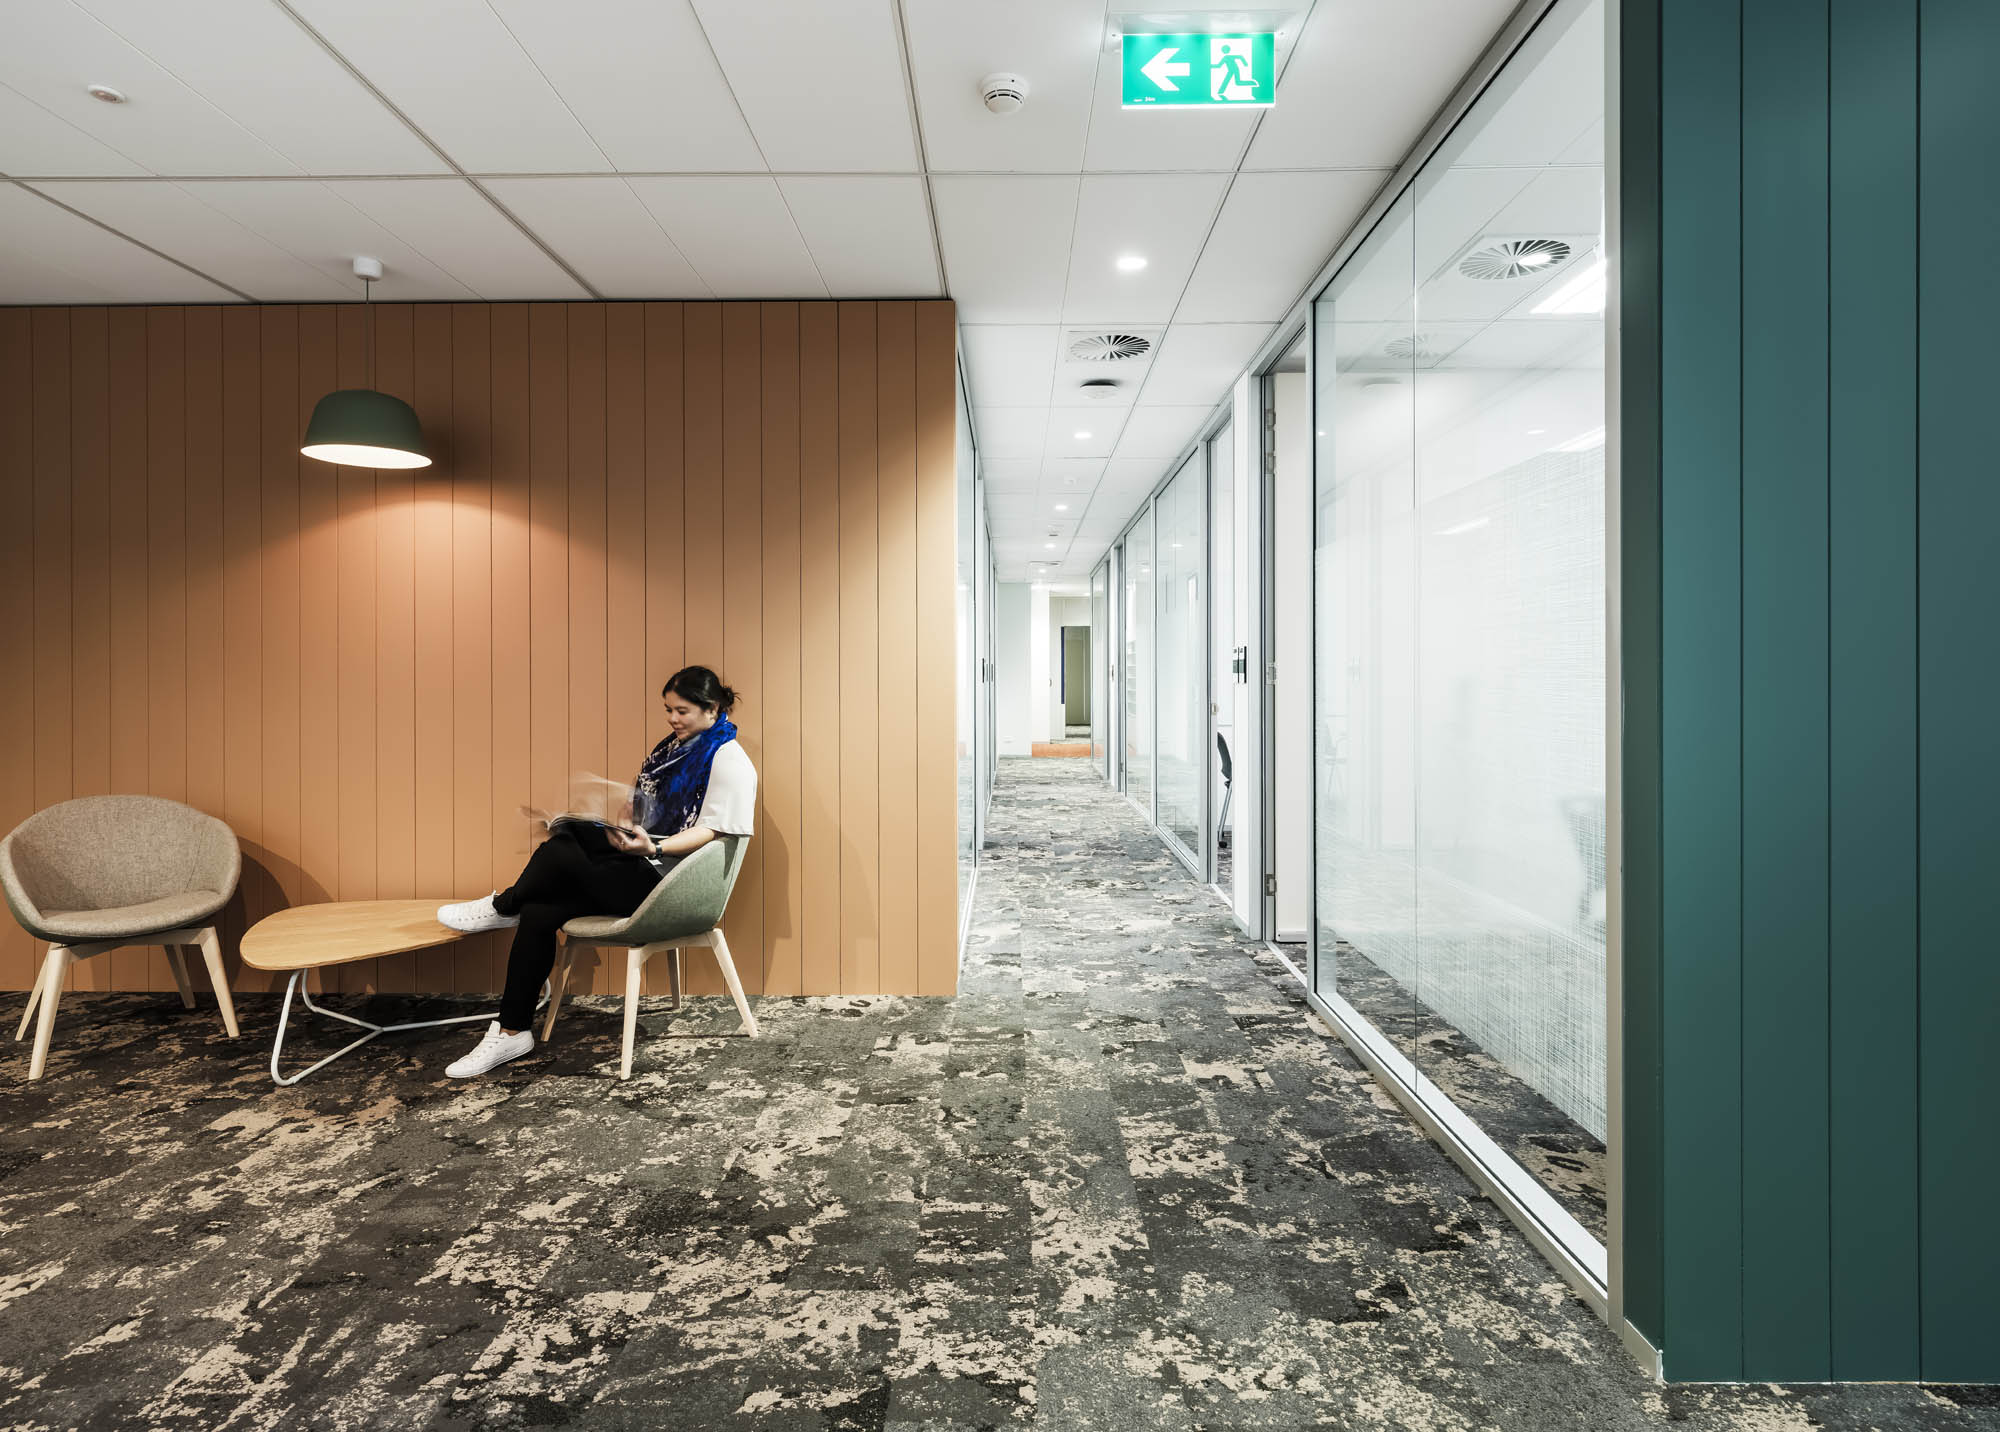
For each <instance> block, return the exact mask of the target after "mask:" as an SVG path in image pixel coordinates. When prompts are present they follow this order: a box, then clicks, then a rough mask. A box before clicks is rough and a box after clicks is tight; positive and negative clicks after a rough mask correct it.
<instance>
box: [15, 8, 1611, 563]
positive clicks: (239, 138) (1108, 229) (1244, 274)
mask: <svg viewBox="0 0 2000 1432" xmlns="http://www.w3.org/2000/svg"><path fill="white" fill-rule="evenodd" d="M1144 8H1145V7H1144V5H1143V3H1142V0H1008V3H1007V4H1004V5H1003V4H968V3H965V0H566V3H564V4H563V5H560V6H557V5H550V4H546V3H544V0H424V3H423V4H421V5H409V4H407V3H403V0H177V3H175V4H174V5H171V6H167V5H162V4H159V3H158V0H21V3H20V4H18V5H16V6H14V7H12V9H11V10H10V14H9V35H8V43H7V44H6V45H5V46H0V234H4V239H5V242H4V243H0V303H48V302H82V303H91V302H104V303H133V302H227V301H238V300H240V299H244V298H247V299H250V300H253V301H338V300H352V299H355V298H358V297H359V296H360V292H359V291H360V287H361V286H360V284H359V283H358V282H357V281H356V280H355V279H354V277H353V275H352V270H351V262H352V259H353V258H354V256H355V255H357V254H369V255H372V256H375V257H378V258H380V259H381V260H382V261H383V264H384V266H385V275H384V278H383V279H382V281H381V282H380V283H379V284H378V285H376V296H377V297H380V298H383V299H390V300H400V301H417V302H423V301H446V300H453V299H468V298H481V299H492V300H509V299H578V298H586V297H592V296H595V297H601V298H617V299H627V298H629V299H638V298H661V299H709V298H717V299H731V298H806V299H812V298H829V297H830V298H926V297H934V296H939V295H948V296H950V297H951V298H952V299H954V300H955V302H956V303H957V305H958V316H959V321H960V324H961V330H960V332H961V351H962V354H963V357H964V362H965V367H966V381H967V385H968V389H969V392H970V396H971V402H972V406H973V410H974V423H975V427H976V430H977V434H978V437H979V441H980V445H981V454H982V462H983V467H984V471H985V475H986V478H987V490H988V493H989V498H990V508H991V513H992V520H993V524H994V533H995V547H996V552H997V553H998V554H999V558H1000V564H1001V575H1002V576H1003V577H1004V578H1006V579H1008V580H1023V579H1027V578H1029V577H1031V576H1033V577H1037V578H1048V579H1051V580H1068V579H1073V578H1075V577H1077V576H1080V575H1084V574H1087V571H1088V568H1089V566H1090V565H1091V564H1092V563H1094V562H1095V561H1096V559H1097V557H1098V556H1100V555H1101V554H1102V552H1103V549H1104V546H1105V544H1106V542H1107V541H1108V540H1109V539H1110V538H1112V537H1114V536H1115V535H1116V533H1117V531H1118V530H1119V528H1120V527H1122V525H1123V523H1124V521H1125V519H1126V518H1127V517H1129V515H1130V514H1131V512H1132V510H1133V508H1134V507H1135V506H1136V505H1137V504H1138V503H1139V502H1140V501H1142V500H1143V499H1144V498H1145V496H1146V494H1147V492H1148V491H1150V489H1151V487H1152V486H1153V485H1154V483H1155V482H1156V481H1157V480H1158V479H1159V478H1160V477H1162V476H1164V474H1165V468H1166V465H1167V464H1168V463H1169V462H1170V461H1171V460H1172V459H1173V458H1174V457H1175V456H1176V455H1177V454H1178V453H1179V452H1180V451H1181V450H1182V448H1183V447H1184V446H1185V445H1186V444H1187V443H1188V442H1189V441H1190V440H1191V439H1192V438H1193V437H1195V436H1196V435H1197V434H1198V432H1199V430H1200V428H1201V426H1202V424H1203V423H1204V422H1205V421H1206V420H1207V419H1208V417H1209V415H1210V414H1211V413H1212V411H1213V408H1214V405H1215V404H1216V403H1217V402H1219V401H1220V400H1221V399H1222V398H1223V396H1224V394H1225V393H1226V391H1227V389H1228V387H1229V385H1230V383H1231V382H1233V380H1234V378H1235V377H1236V375H1237V374H1238V373H1239V372H1240V371H1241V370H1242V367H1243V365H1244V364H1245V363H1247V362H1248V361H1249V359H1250V357H1251V355H1252V354H1254V352H1255V351H1256V350H1257V348H1258V347H1259V346H1261V344H1262V343H1263V341H1264V340H1265V339H1266V338H1267V337H1268V336H1269V333H1270V331H1271V326H1272V325H1273V324H1274V323H1275V322H1276V321H1278V320H1279V319H1280V318H1282V316H1283V315H1284V314H1285V312H1286V311H1287V310H1288V309H1289V307H1290V305H1291V304H1292V302H1293V301H1294V300H1295V299H1296V298H1297V297H1298V296H1299V294H1300V292H1301V291H1302V290H1303V288H1304V285H1305V284H1306V283H1307V282H1308V281H1309V279H1310V278H1311V277H1312V275H1313V274H1314V273H1315V272H1316V271H1317V269H1318V267H1319V265H1320V264H1321V263H1322V262H1323V261H1324V259H1325V256H1326V255H1327V253H1328V252H1330V251H1331V250H1332V249H1333V248H1334V247H1335V246H1336V245H1337V244H1338V242H1339V241H1340V239H1341V238H1342V237H1343V236H1344V234H1345V233H1346V232H1347V230H1348V229H1349V228H1350V227H1351V226H1352V224H1353V223H1354V221H1355V220H1356V218H1357V217H1358V216H1359V215H1360V214H1361V213H1362V212H1363V210H1364V209H1365V206H1366V205H1367V203H1368V202H1369V200H1370V198H1371V197H1372V196H1373V195H1374V193H1375V192H1376V191H1377V190H1378V189H1379V187H1380V185H1381V184H1382V182H1383V180H1384V179H1385V178H1386V176H1387V175H1388V173H1389V172H1390V171H1391V170H1392V169H1393V167H1394V166H1395V165H1396V164H1397V163H1398V162H1400V160H1401V158H1402V156H1403V154H1404V152H1405V151H1406V150H1407V149H1408V148H1409V146H1410V144H1411V143H1412V142H1413V141H1414V140H1415V139H1416V137H1417V135H1418V132H1419V131H1421V129H1422V128H1423V126H1424V125H1425V123H1427V122H1428V120H1429V118H1430V116H1431V115H1432V114H1433V113H1435V111H1436V109H1437V107H1438V105H1439V104H1440V103H1441V102H1442V101H1443V99H1444V98H1445V97H1446V96H1447V95H1448V94H1449V93H1450V92H1451V90H1452V89H1453V88H1454V87H1455V85H1456V84H1457V82H1458V81H1459V79H1460V77H1461V76H1462V74H1463V72H1464V71H1465V69H1466V68H1467V66H1468V65H1470V64H1471V63H1472V61H1473V60H1474V59H1475V58H1476V57H1477V55H1478V54H1479V53H1480V52H1481V51H1482V50H1483V49H1484V47H1485V46H1486V44H1487V43H1488V41H1489V40H1490V38H1491V36H1492V34H1493V33H1494V31H1495V30H1497V28H1498V27H1499V25H1500V24H1501V23H1502V22H1503V21H1504V20H1505V19H1506V16H1507V13H1508V12H1509V11H1510V10H1511V8H1512V3H1511V0H1398V3H1397V4H1394V5H1385V4H1381V3H1378V0H1270V2H1269V3H1260V0H1250V4H1249V7H1248V9H1247V10H1241V16H1247V17H1248V18H1250V19H1252V20H1257V19H1261V20H1262V21H1264V22H1266V23H1269V24H1270V25H1271V26H1272V27H1273V28H1275V29H1277V30H1278V31H1279V33H1280V41H1279V64H1280V70H1279V73H1280V80H1279V86H1278V104H1277V106H1276V107H1275V108H1273V109H1269V110H1264V111H1259V112H1256V113H1240V112H1238V113H1229V112H1174V111H1171V110H1126V109H1124V108H1123V107H1122V105H1121V103H1120V93H1119V90H1120V66H1119V57H1118V46H1117V38H1116V37H1117V36H1118V34H1120V33H1121V32H1122V30H1123V29H1124V27H1125V26H1126V25H1128V24H1131V25H1140V24H1144V23H1147V19H1146V16H1144V15H1142V14H1140V13H1139V12H1141V11H1143V10H1144ZM1239 9H1240V7H1239ZM1253 12H1254V13H1253ZM1149 13H1150V12H1148V14H1149ZM1232 13H1236V12H1232ZM1155 18H1157V17H1155ZM1590 43H1591V36H1589V35H1582V36H1579V37H1578V38H1577V39H1576V40H1575V42H1574V43H1573V44H1572V45H1571V46H1570V48H1571V49H1572V50H1574V51H1576V52H1577V54H1579V55H1582V54H1584V52H1585V51H1587V50H1588V48H1589V45H1590ZM1588 68H1589V67H1588V65H1587V64H1582V65H1581V66H1580V68H1579V69H1578V72H1579V73H1582V71H1584V70H1587V69H1588ZM994 72H1010V73H1014V74H1017V75H1019V76H1021V77H1022V78H1023V79H1025V81H1026V83H1027V98H1026V103H1025V105H1024V107H1023V108H1022V109H1021V110H1020V111H1019V112H1018V113H1014V114H994V113H991V112H989V111H988V110H987V109H986V108H985V106H984V104H983V102H982V97H981V80H982V79H983V77H984V76H986V75H988V74H991V73H994ZM91 85H113V86H115V87H117V88H118V89H120V90H123V91H124V92H125V94H126V96H127V99H126V102H125V103H122V104H107V103H104V102H102V101H100V100H99V99H96V98H92V97H91V96H90V95H89V94H88V93H87V92H86V90H87V87H88V86H91ZM1552 104H1554V101H1552ZM1588 108H1589V106H1587V105H1580V104H1570V105H1568V106H1566V107H1564V108H1563V111H1562V113H1556V112H1555V111H1554V109H1553V108H1552V110H1551V112H1550V114H1549V115H1548V117H1547V119H1546V123H1545V126H1544V127H1545V129H1546V130H1548V131H1549V133H1550V134H1554V135H1556V136H1557V137H1560V136H1561V135H1562V134H1563V133H1565V132H1566V131H1565V126H1567V127H1568V128H1569V129H1575V128H1576V127H1577V124H1578V123H1582V122H1587V121H1582V120H1579V121H1574V122H1573V121H1571V120H1570V119H1569V117H1568V116H1569V114H1570V113H1571V112H1575V113H1577V114H1579V115H1581V114H1583V113H1584V111H1585V110H1587V109H1588ZM1589 137H1590V136H1589V135H1587V134H1585V135H1580V136H1578V138H1579V141H1585V140H1588V139H1589ZM1548 142H1549V134H1545V133H1542V132H1537V133H1535V134H1533V135H1530V136H1524V138H1523V143H1522V146H1521V147H1522V148H1523V149H1524V150H1533V149H1538V148H1539V149H1542V150H1543V151H1544V152H1546V145H1547V143H1548ZM1482 157H1483V156H1482ZM1533 177H1534V176H1533V175H1532V174H1529V173H1523V174H1522V175H1521V176H1520V179H1519V182H1520V183H1521V184H1526V183H1527V182H1528V181H1529V180H1531V179H1532V178H1533ZM1549 182H1550V183H1559V182H1561V180H1560V178H1559V177H1551V179H1550V181H1549ZM1515 192H1518V190H1516V191H1515ZM1581 193H1582V190H1581V189H1580V190H1579V194H1581ZM1469 197H1470V196H1469ZM1509 198H1510V195H1509V194H1506V193H1497V192H1496V193H1494V194H1492V195H1491V196H1490V197H1487V196H1486V195H1484V194H1482V195H1481V196H1479V199H1478V200H1477V201H1476V202H1486V203H1488V204H1490V205H1491V208H1490V210H1489V213H1490V215H1491V217H1492V221H1493V222H1494V223H1504V222H1505V214H1504V209H1505V206H1506V204H1507V202H1508V200H1509ZM1581 202H1582V201H1581V199H1579V205H1580V204H1581ZM1121 260H1123V261H1124V262H1123V263H1122V264H1121ZM1096 335H1131V336H1136V337H1139V338H1143V339H1144V340H1145V341H1146V347H1145V349H1144V351H1143V352H1142V353H1141V354H1140V355H1139V356H1137V357H1128V358H1122V359H1119V360H1116V361H1111V362H1103V361H1089V360H1087V359H1085V358H1083V357H1079V356H1077V354H1076V353H1075V352H1073V351H1072V344H1073V343H1074V342H1075V341H1076V340H1078V339H1079V338H1084V339H1087V338H1090V337H1092V336H1096ZM1502 337H1504V335H1502V334H1499V333H1498V332H1497V331H1496V332H1495V333H1494V334H1492V335H1488V336H1487V337H1486V338H1485V339H1483V340H1482V341H1487V342H1491V343H1497V342H1499V341H1501V339H1502ZM1030 563H1036V564H1046V565H1036V566H1030V565H1029V564H1030Z"/></svg>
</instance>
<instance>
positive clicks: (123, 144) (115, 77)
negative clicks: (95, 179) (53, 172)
mask: <svg viewBox="0 0 2000 1432" xmlns="http://www.w3.org/2000/svg"><path fill="white" fill-rule="evenodd" d="M0 84H6V85H9V86H11V87H12V88H14V89H15V90H18V91H19V92H20V93H21V94H23V95H25V96H27V98H29V99H31V100H33V101H34V102H35V103H37V104H39V105H41V106H42V107H43V108H44V109H46V110H48V111H49V112H50V113H52V114H55V115H57V116H59V117H60V118H62V119H65V120H68V121H69V122H70V123H71V124H73V125H75V126H76V127H77V128H78V129H81V130H82V131H83V132H84V133H86V134H88V135H90V136H91V137H92V138H93V139H96V140H98V141H99V142H100V143H103V144H106V145H109V146H110V147H111V148H112V149H114V150H116V151H117V152H118V153H120V154H122V155H124V156H125V157H126V158H128V159H130V160H132V161H133V162H135V163H137V164H139V165H140V166H141V167H143V168H145V169H148V170H151V171H152V172H153V173H155V174H296V173H297V172H298V168H299V167H298V165H296V164H294V163H292V161H291V160H289V159H287V158H285V156H284V155H282V154H280V153H279V152H278V151H277V150H275V149H273V148H271V146H270V145H268V144H266V143H264V142H263V141H262V140H261V139H258V138H257V137H256V136H255V135H253V134H251V133H250V132H249V131H248V130H246V129H244V128H243V127H242V126H241V125H239V124H237V123H236V122H235V121H234V120H232V119H231V118H230V117H229V116H228V115H226V114H224V113H223V112H222V111H221V110H219V109H217V108H216V107H215V106H214V105H213V104H211V103H209V102H208V101H207V100H206V99H203V98H202V97H201V96H200V95H199V94H197V93H195V91H193V90H192V89H190V88H188V87H187V86H186V85H184V84H182V83H181V82H180V81H179V80H178V79H176V78H174V76H173V75H172V74H170V73H168V72H167V70H166V69H165V68H163V67H162V66H160V65H159V64H157V63H155V62H154V61H153V60H151V59H149V58H147V57H146V56H145V55H144V54H142V53H140V52H139V50H137V49H135V48H134V47H133V46H131V45H129V44H127V43H126V42H125V41H124V40H122V39H120V38H119V37H118V36H117V35H115V34H113V33H112V32H111V31H110V30H108V29H106V28H105V27H104V26H103V25H101V24H99V23H98V22H97V21H96V20H94V19H92V18H91V17H90V16H89V15H87V14H85V13H84V12H83V11H82V10H79V9H77V8H76V6H74V5H71V4H67V3H43V4H38V5H36V6H35V7H34V8H33V11H32V13H30V14H28V15H26V16H20V15H10V16H9V17H8V20H7V31H6V39H5V41H4V43H0ZM91 84H105V85H112V86H115V87H116V88H118V89H121V90H123V91H125V93H126V95H127V96H128V99H127V102H126V103H124V104H105V103H104V102H103V101H101V100H96V99H92V98H91V97H90V96H89V95H88V94H86V93H85V92H84V86H86V85H91ZM17 172H18V171H17ZM44 172H46V171H44Z"/></svg>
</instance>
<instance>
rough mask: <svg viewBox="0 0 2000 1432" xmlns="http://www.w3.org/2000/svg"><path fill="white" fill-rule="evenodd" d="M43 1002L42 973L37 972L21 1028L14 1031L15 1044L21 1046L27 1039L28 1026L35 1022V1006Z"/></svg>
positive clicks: (23, 1014)
mask: <svg viewBox="0 0 2000 1432" xmlns="http://www.w3.org/2000/svg"><path fill="white" fill-rule="evenodd" d="M41 1002H42V972H41V971H40V970H36V971H35V983H34V985H33V987H32V988H30V989H29V991H28V1007H27V1008H26V1009H24V1010H22V1011H21V1026H20V1028H18V1029H16V1030H15V1031H14V1042H15V1043H16V1044H19V1043H20V1042H21V1041H22V1040H23V1039H24V1038H26V1037H27V1033H28V1026H29V1025H30V1024H33V1023H34V1022H35V1006H36V1005H38V1004H40V1003H41Z"/></svg>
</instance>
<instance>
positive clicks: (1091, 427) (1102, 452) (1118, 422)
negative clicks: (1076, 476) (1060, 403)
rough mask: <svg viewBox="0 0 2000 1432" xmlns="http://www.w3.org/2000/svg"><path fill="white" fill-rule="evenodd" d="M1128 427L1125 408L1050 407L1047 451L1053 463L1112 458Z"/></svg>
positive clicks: (1046, 453)
mask: <svg viewBox="0 0 2000 1432" xmlns="http://www.w3.org/2000/svg"><path fill="white" fill-rule="evenodd" d="M1124 426H1125V409H1124V408H1111V409H1109V410H1108V411H1107V410H1106V409H1104V408H1050V409H1049V440H1048V446H1047V447H1046V448H1045V449H1044V450H1043V451H1044V453H1045V455H1046V456H1047V457H1048V458H1049V459H1050V460H1051V461H1057V460H1064V459H1073V458H1106V457H1110V456H1111V449H1112V447H1113V445H1114V444H1116V442H1117V441H1118V432H1119V430H1120V429H1121V428H1123V427H1124ZM1078 433H1085V434H1088V436H1086V437H1078V436H1077V434H1078Z"/></svg>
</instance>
